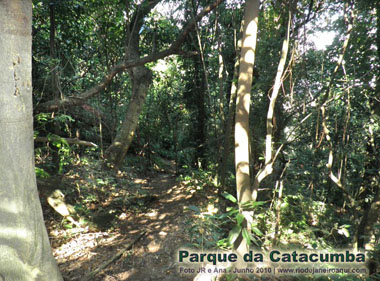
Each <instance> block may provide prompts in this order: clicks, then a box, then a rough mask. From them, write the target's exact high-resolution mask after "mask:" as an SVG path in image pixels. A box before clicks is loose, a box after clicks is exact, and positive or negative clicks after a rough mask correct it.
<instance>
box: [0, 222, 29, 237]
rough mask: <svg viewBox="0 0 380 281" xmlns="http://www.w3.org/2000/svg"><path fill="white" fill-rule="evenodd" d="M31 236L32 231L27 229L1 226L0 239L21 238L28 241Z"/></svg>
mask: <svg viewBox="0 0 380 281" xmlns="http://www.w3.org/2000/svg"><path fill="white" fill-rule="evenodd" d="M30 234H31V233H30V231H29V230H28V229H26V228H16V227H6V226H4V225H0V237H9V238H21V239H25V240H26V239H27V238H28V237H29V236H30Z"/></svg>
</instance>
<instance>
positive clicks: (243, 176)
mask: <svg viewBox="0 0 380 281" xmlns="http://www.w3.org/2000/svg"><path fill="white" fill-rule="evenodd" d="M258 16H259V1H258V0H247V1H246V7H245V14H244V29H243V38H242V47H241V55H240V70H239V78H238V92H237V99H236V113H235V168H236V189H237V195H238V200H239V203H244V202H247V201H250V200H251V199H252V190H251V186H250V176H249V136H248V135H249V107H250V103H251V87H252V77H253V64H254V61H255V51H256V37H257V24H258Z"/></svg>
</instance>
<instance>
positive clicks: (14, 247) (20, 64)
mask: <svg viewBox="0 0 380 281" xmlns="http://www.w3.org/2000/svg"><path fill="white" fill-rule="evenodd" d="M31 34H32V1H30V0H3V1H0V38H1V40H0V56H1V57H0V85H1V87H0V89H1V90H0V132H1V133H0V198H1V203H0V276H1V277H2V279H4V280H7V281H8V280H9V281H16V280H17V281H30V280H39V281H62V280H63V279H62V277H61V274H60V272H59V271H58V267H57V264H56V262H55V260H54V258H53V256H52V254H51V249H50V244H49V239H48V236H47V232H46V229H45V225H44V220H43V216H42V209H41V205H40V201H39V198H38V193H37V186H36V176H35V171H34V155H33V120H32V82H31V79H32V77H31V61H32V58H31V52H32V48H31V47H32V37H31Z"/></svg>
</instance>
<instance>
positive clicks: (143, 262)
mask: <svg viewBox="0 0 380 281" xmlns="http://www.w3.org/2000/svg"><path fill="white" fill-rule="evenodd" d="M135 182H137V183H139V184H141V188H142V189H143V190H146V191H147V194H149V196H150V197H149V198H151V199H152V200H150V201H149V202H147V203H146V205H147V206H146V207H147V209H146V211H144V212H133V211H129V212H127V214H126V218H125V219H124V220H122V221H120V223H118V224H119V228H118V231H115V232H113V233H107V232H96V233H85V234H84V233H78V235H77V237H76V238H74V239H72V240H70V241H69V242H68V243H66V244H64V245H62V246H60V247H59V248H57V249H55V250H54V255H55V256H56V258H57V260H58V263H59V267H60V269H61V272H62V273H63V275H64V278H65V280H70V281H74V280H82V278H83V277H84V276H85V275H86V274H87V273H89V272H91V271H93V270H95V269H96V268H97V267H99V265H100V264H102V263H103V262H105V261H107V260H109V259H110V258H111V257H112V256H113V255H115V254H116V253H117V252H118V251H119V250H120V249H122V248H123V247H125V245H127V244H128V243H130V242H131V241H133V240H134V239H135V237H136V236H137V235H139V234H140V233H142V232H146V233H145V235H144V236H143V237H142V238H141V239H140V240H139V241H138V242H136V243H135V244H134V245H133V247H132V249H131V250H130V251H128V252H127V254H126V255H123V256H122V257H121V258H120V259H118V260H117V261H115V262H113V263H111V264H110V265H109V266H107V267H106V269H104V270H103V271H101V272H100V273H99V274H97V275H96V277H94V278H93V279H91V280H99V281H100V280H102V281H111V280H112V281H119V280H120V281H121V280H123V281H124V280H134V281H140V280H141V281H150V280H152V281H153V280H154V281H174V280H192V277H191V276H180V275H179V273H178V272H177V267H176V264H175V261H176V252H177V249H178V248H179V247H182V246H184V245H185V244H186V243H189V242H190V241H189V240H190V239H189V237H188V236H187V233H186V227H187V226H186V222H188V220H189V218H190V217H191V216H192V215H193V213H192V212H191V211H189V210H187V209H186V206H189V205H191V204H196V203H197V202H195V198H193V197H192V195H191V194H190V193H189V192H186V187H185V186H183V185H180V184H178V182H177V181H176V177H175V175H174V172H165V173H156V174H155V175H154V176H152V177H151V178H147V179H135ZM151 195H153V196H151Z"/></svg>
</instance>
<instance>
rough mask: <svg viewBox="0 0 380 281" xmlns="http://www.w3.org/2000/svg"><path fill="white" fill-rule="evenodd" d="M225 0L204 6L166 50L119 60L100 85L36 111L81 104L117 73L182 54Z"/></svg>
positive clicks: (103, 87) (100, 89) (107, 83)
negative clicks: (191, 35) (206, 18)
mask: <svg viewBox="0 0 380 281" xmlns="http://www.w3.org/2000/svg"><path fill="white" fill-rule="evenodd" d="M223 1H224V0H216V1H215V2H214V3H213V4H211V5H209V6H207V7H206V8H204V9H203V11H202V12H200V13H199V14H198V15H197V16H196V17H195V18H193V19H192V20H190V21H189V23H188V24H187V25H186V26H185V27H184V28H183V30H182V32H181V33H180V34H179V35H178V37H177V39H176V40H175V41H174V42H173V43H172V44H171V45H170V47H169V48H167V49H166V50H164V51H161V52H158V53H152V54H149V55H147V56H145V57H142V58H137V59H125V60H123V61H121V62H119V63H118V64H117V65H115V66H114V67H112V68H111V70H110V72H109V73H108V74H107V75H106V76H105V77H104V78H103V80H102V82H100V83H99V84H98V85H96V86H94V87H92V88H91V89H89V90H87V91H85V92H84V93H82V94H80V95H78V96H71V97H67V98H64V99H62V100H52V101H48V102H44V103H41V104H39V105H37V106H36V107H35V112H36V113H38V112H52V111H57V110H59V109H61V108H65V107H71V106H78V105H81V104H83V103H84V102H85V101H86V100H88V99H89V98H91V97H93V96H96V95H97V94H99V93H100V92H101V91H103V90H104V89H105V88H106V87H107V86H108V85H109V84H110V83H111V82H112V79H113V78H114V77H115V76H116V75H117V74H119V73H122V72H124V71H125V70H126V69H128V68H131V67H136V66H140V65H144V64H146V63H148V62H152V61H156V60H159V59H162V58H165V57H167V56H170V55H173V54H182V53H183V52H182V51H181V50H180V47H181V46H182V44H183V42H184V41H185V39H186V37H187V35H188V34H189V33H190V32H191V31H192V30H193V29H194V28H195V25H196V23H197V22H198V21H200V20H201V19H202V18H203V17H204V16H205V15H207V14H208V13H210V12H211V11H212V10H213V9H215V8H216V7H217V6H219V5H220V4H221V3H222V2H223Z"/></svg>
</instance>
